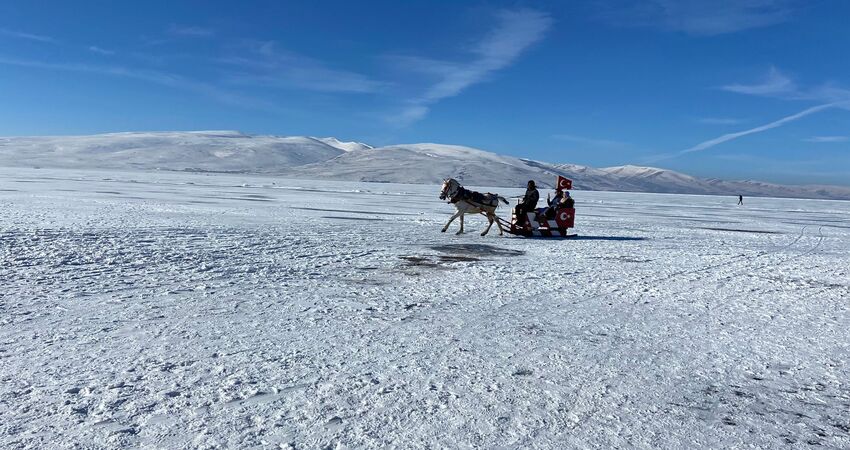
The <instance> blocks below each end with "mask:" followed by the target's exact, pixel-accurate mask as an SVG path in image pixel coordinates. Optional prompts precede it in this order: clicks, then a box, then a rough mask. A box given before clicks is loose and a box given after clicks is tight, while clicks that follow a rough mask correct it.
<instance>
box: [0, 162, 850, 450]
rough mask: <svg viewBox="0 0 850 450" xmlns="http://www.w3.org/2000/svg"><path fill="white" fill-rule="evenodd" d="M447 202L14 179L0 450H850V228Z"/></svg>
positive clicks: (837, 220)
mask: <svg viewBox="0 0 850 450" xmlns="http://www.w3.org/2000/svg"><path fill="white" fill-rule="evenodd" d="M499 193H501V194H503V195H505V194H511V195H514V194H516V193H518V191H514V192H510V191H509V190H505V189H500V190H499ZM436 197H437V188H436V187H434V186H412V185H391V184H358V183H332V182H327V181H322V182H306V181H293V180H282V179H276V178H271V177H250V176H237V175H203V174H164V173H163V174H160V173H154V174H151V173H129V172H128V173H106V172H100V173H98V172H82V171H61V170H24V169H0V211H2V215H0V447H2V448H47V447H50V448H70V447H74V448H76V447H86V448H90V447H102V446H103V447H117V446H144V447H158V448H180V447H192V448H212V447H219V446H228V447H257V448H263V447H267V448H277V447H278V446H280V447H283V448H288V447H294V448H382V447H392V446H395V447H399V448H417V447H421V448H426V447H427V448H439V447H476V448H500V447H501V448H517V447H537V448H632V447H634V448H733V447H737V448H743V447H747V448H777V447H780V448H781V447H783V446H785V447H789V448H791V447H793V448H800V447H806V446H810V445H811V446H815V445H818V446H821V447H819V448H848V447H850V312H848V309H850V305H848V302H850V268H848V266H850V202H830V201H811V200H787V199H782V200H779V199H756V198H746V199H745V202H746V205H745V206H743V207H736V206H735V201H736V199H735V198H733V197H731V196H730V197H701V196H679V195H651V194H620V193H603V192H580V191H576V192H575V197H576V199H577V206H576V208H577V211H578V213H577V225H578V228H577V230H576V231H577V232H578V233H579V234H580V235H581V238H580V239H576V240H566V241H563V240H562V241H552V240H526V239H522V238H507V237H505V238H500V237H498V236H497V233H496V232H495V228H494V232H492V233H491V235H490V236H487V237H484V238H482V237H480V236H479V235H478V234H477V232H478V231H480V230H481V229H482V228H483V226H484V221H483V219H482V218H478V217H476V218H471V219H469V220H468V221H467V230H468V233H467V234H464V235H462V236H455V235H453V234H449V233H447V234H441V233H440V232H439V229H440V227H441V226H442V224H443V223H444V221H445V220H446V219H447V218H448V217H449V215H450V213H451V212H452V210H451V208H450V206H449V205H446V204H445V203H441V202H440V201H439V200H437V198H436ZM502 214H503V215H507V209H505V210H502ZM454 230H456V225H454V226H453V228H452V231H454Z"/></svg>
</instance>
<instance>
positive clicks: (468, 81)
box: [393, 9, 552, 124]
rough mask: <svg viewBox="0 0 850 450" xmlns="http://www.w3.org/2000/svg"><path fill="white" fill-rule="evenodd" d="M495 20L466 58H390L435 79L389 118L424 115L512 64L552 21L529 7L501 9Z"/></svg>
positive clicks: (540, 36)
mask: <svg viewBox="0 0 850 450" xmlns="http://www.w3.org/2000/svg"><path fill="white" fill-rule="evenodd" d="M495 17H496V24H495V26H494V27H493V29H492V30H491V31H490V33H489V34H487V35H486V36H484V37H483V38H481V39H480V40H479V41H478V42H477V43H476V44H475V45H473V46H472V48H471V56H472V59H471V61H469V62H450V61H443V60H438V59H430V58H421V57H416V56H402V57H396V58H394V60H395V62H396V64H398V65H399V66H400V67H402V68H403V69H405V70H408V71H411V72H416V73H420V74H423V75H427V76H432V77H436V78H437V81H436V82H435V83H433V84H432V85H431V86H430V87H428V88H427V89H426V90H425V92H423V93H422V94H421V95H419V96H416V97H414V98H412V99H410V100H409V101H408V105H407V106H406V107H405V108H404V110H403V111H402V113H401V114H400V115H396V116H394V117H393V121H395V122H397V123H402V124H404V123H403V121H400V120H398V119H399V117H402V118H405V117H406V118H408V121H407V124H409V123H412V122H415V121H417V120H420V119H422V118H424V117H425V116H426V115H427V113H428V110H429V109H430V106H431V105H433V104H435V103H437V102H439V101H440V100H443V99H446V98H449V97H454V96H456V95H458V94H460V93H461V92H463V91H464V90H465V89H467V88H468V87H470V86H472V85H474V84H477V83H481V82H483V81H485V80H487V79H488V78H489V77H490V76H491V75H492V74H494V73H495V72H497V71H499V70H501V69H504V68H506V67H508V66H510V65H511V64H513V63H514V62H515V61H516V60H517V58H519V56H520V55H521V54H522V53H523V52H524V51H525V50H526V49H528V48H529V47H530V46H531V45H532V44H534V43H536V42H537V41H539V40H540V39H542V38H543V36H544V34H545V33H546V31H547V30H548V29H549V28H550V27H551V25H552V18H551V17H549V15H548V14H546V13H544V12H541V11H536V10H530V9H520V10H501V11H498V12H497V13H496V14H495Z"/></svg>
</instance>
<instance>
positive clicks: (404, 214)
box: [292, 206, 419, 216]
mask: <svg viewBox="0 0 850 450" xmlns="http://www.w3.org/2000/svg"><path fill="white" fill-rule="evenodd" d="M292 209H301V210H304V211H324V212H337V213H354V214H379V215H382V216H418V215H419V214H411V213H399V212H384V211H356V210H353V209H325V208H308V207H306V206H292Z"/></svg>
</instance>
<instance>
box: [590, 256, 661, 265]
mask: <svg viewBox="0 0 850 450" xmlns="http://www.w3.org/2000/svg"><path fill="white" fill-rule="evenodd" d="M594 258H595V259H604V260H606V261H620V262H630V263H648V262H652V260H651V259H646V258H638V257H636V256H626V255H620V256H596V257H594Z"/></svg>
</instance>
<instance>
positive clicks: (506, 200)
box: [496, 195, 511, 206]
mask: <svg viewBox="0 0 850 450" xmlns="http://www.w3.org/2000/svg"><path fill="white" fill-rule="evenodd" d="M496 198H498V199H499V200H501V201H502V203H504V204H506V205H510V204H511V203H510V202H509V201H508V199H506V198H505V197H502V196H501V195H497V196H496ZM496 206H499V204H498V203H496Z"/></svg>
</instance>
